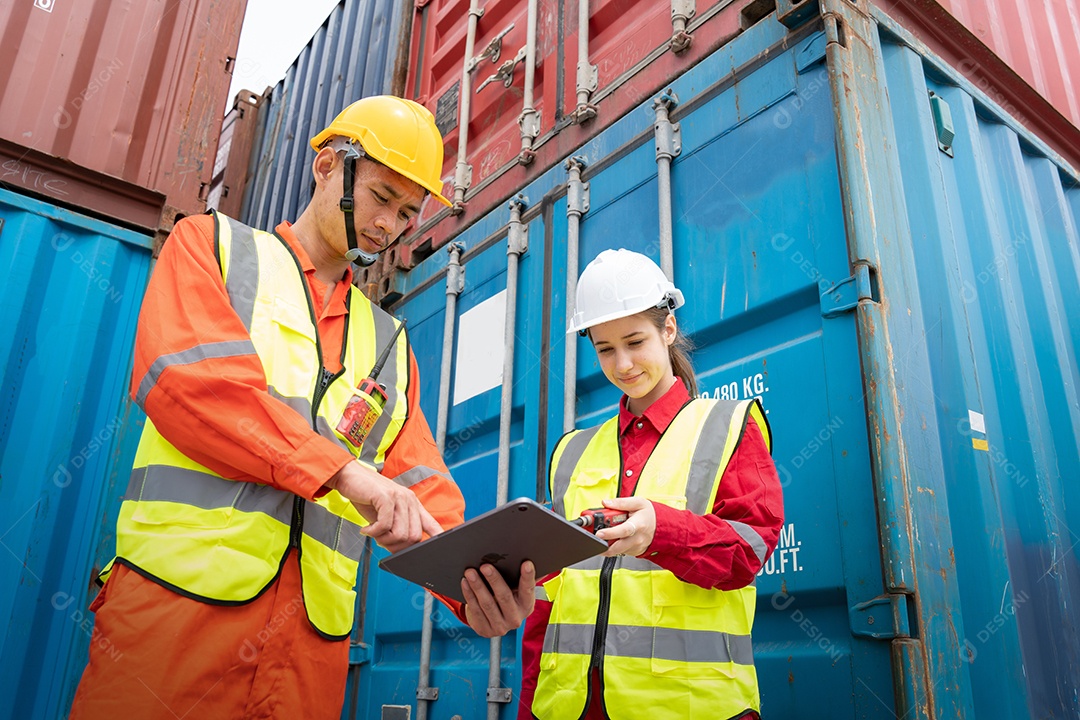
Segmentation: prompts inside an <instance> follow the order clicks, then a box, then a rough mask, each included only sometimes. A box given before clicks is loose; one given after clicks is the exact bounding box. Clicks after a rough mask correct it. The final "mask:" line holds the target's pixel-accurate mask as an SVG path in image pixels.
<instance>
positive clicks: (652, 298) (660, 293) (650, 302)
mask: <svg viewBox="0 0 1080 720" xmlns="http://www.w3.org/2000/svg"><path fill="white" fill-rule="evenodd" d="M682 305H683V294H682V293H681V292H680V291H679V289H678V288H677V287H675V286H674V285H673V284H672V283H671V281H670V280H668V279H667V277H666V276H665V275H664V271H663V270H661V269H660V268H659V267H658V266H657V264H656V263H654V262H653V261H652V260H650V259H649V258H647V257H646V256H644V255H642V254H641V253H636V252H633V251H631V250H623V249H619V250H605V251H604V252H602V253H600V254H599V255H597V256H596V259H595V260H593V261H592V262H591V263H589V264H588V265H586V266H585V270H584V271H583V272H582V273H581V277H580V278H579V279H578V284H577V300H576V302H575V303H574V315H573V317H572V318H571V320H570V327H568V328H567V329H566V332H567V334H569V333H573V332H583V331H584V330H586V329H587V328H591V327H593V326H594V325H599V324H600V323H604V322H607V321H609V320H617V319H619V318H624V317H629V316H630V315H636V314H638V313H639V312H642V311H644V310H648V309H649V308H654V307H666V308H668V309H670V310H674V309H675V308H678V307H682Z"/></svg>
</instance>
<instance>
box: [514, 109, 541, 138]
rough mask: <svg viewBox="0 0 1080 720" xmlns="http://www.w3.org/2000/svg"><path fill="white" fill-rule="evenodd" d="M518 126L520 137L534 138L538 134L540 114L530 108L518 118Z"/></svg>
mask: <svg viewBox="0 0 1080 720" xmlns="http://www.w3.org/2000/svg"><path fill="white" fill-rule="evenodd" d="M518 125H520V126H521V134H522V136H524V137H531V138H534V137H536V136H537V135H539V134H540V113H538V112H537V111H536V110H535V109H532V108H530V109H528V110H526V111H525V112H523V113H521V117H519V118H518Z"/></svg>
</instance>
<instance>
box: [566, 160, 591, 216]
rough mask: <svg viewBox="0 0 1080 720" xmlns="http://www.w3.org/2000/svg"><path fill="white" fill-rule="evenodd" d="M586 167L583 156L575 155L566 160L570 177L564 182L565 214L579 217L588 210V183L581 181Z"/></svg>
mask: <svg viewBox="0 0 1080 720" xmlns="http://www.w3.org/2000/svg"><path fill="white" fill-rule="evenodd" d="M585 167H586V163H585V158H583V157H581V156H580V155H575V156H574V157H572V158H570V159H569V160H567V161H566V169H567V170H568V171H569V173H570V178H569V180H567V183H566V214H567V215H568V216H569V215H577V216H578V217H581V216H582V215H584V214H585V213H587V212H589V183H587V182H582V181H581V172H582V170H584V169H585Z"/></svg>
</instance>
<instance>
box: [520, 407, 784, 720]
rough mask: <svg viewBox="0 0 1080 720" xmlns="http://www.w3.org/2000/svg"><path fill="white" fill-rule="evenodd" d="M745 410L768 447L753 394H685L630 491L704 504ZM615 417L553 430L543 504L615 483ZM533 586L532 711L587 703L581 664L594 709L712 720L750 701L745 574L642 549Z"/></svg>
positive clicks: (594, 498) (613, 492)
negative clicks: (707, 576)
mask: <svg viewBox="0 0 1080 720" xmlns="http://www.w3.org/2000/svg"><path fill="white" fill-rule="evenodd" d="M750 416H752V417H753V418H754V419H755V420H756V421H757V424H758V427H759V428H761V430H762V434H763V435H764V437H765V442H766V444H767V445H769V446H770V447H771V440H772V438H771V435H770V433H769V430H768V423H767V422H766V420H765V415H764V413H763V412H762V410H761V406H760V404H759V403H758V402H757V401H756V400H744V401H741V402H733V401H726V400H701V399H695V400H693V401H691V402H690V403H688V404H686V405H685V406H684V407H683V408H682V409H681V410H680V411H679V413H678V415H676V417H675V419H674V420H673V421H672V422H671V425H670V426H669V427H668V429H667V431H666V432H665V433H664V435H663V437H662V438H661V439H660V442H659V443H658V444H657V446H656V449H655V450H654V451H653V453H652V455H650V456H649V459H648V461H647V462H646V463H645V467H644V468H643V469H642V471H641V475H640V476H639V477H638V482H637V487H636V488H635V490H634V495H635V496H638V497H646V498H649V499H650V500H654V501H656V502H661V503H664V504H665V505H670V506H671V507H674V508H677V509H679V510H690V511H691V512H694V513H696V514H698V515H705V514H707V513H710V512H712V508H713V505H714V504H715V500H716V496H717V492H718V490H719V486H720V480H721V478H722V477H723V474H724V469H725V468H726V467H727V464H728V462H729V461H730V459H731V456H732V453H734V452H735V448H736V447H737V446H738V444H739V441H740V440H741V438H742V433H743V429H744V428H745V427H746V419H747V417H750ZM618 427H619V420H618V417H614V418H612V419H611V420H608V421H607V422H605V423H604V424H602V425H599V426H597V427H593V428H589V429H587V430H580V431H574V432H571V433H568V434H567V435H565V436H563V438H562V439H561V440H560V441H559V443H558V445H557V446H556V448H555V452H554V454H553V455H552V459H551V498H552V501H553V502H552V504H553V509H554V510H555V512H557V513H560V514H562V515H564V516H565V517H567V518H575V517H577V516H578V515H580V514H581V511H582V510H586V509H588V508H592V507H599V506H600V505H601V504H602V501H603V500H604V499H606V498H611V497H617V496H618V495H619V494H620V487H621V482H620V478H621V477H622V457H621V451H620V448H619V438H618ZM731 525H732V526H733V527H734V529H735V530H736V531H737V532H738V533H739V535H740V536H741V537H743V538H744V539H746V540H747V541H748V542H750V544H751V545H753V546H754V550H755V551H756V552H757V553H758V556H759V558H764V555H765V552H766V547H765V542H764V540H762V538H761V537H760V536H759V535H758V534H757V533H756V532H755V531H754V530H753V529H752V528H750V527H749V526H747V525H745V524H743V523H736V522H732V523H731ZM544 589H545V590H546V591H547V594H548V597H549V598H550V599H551V601H552V603H553V607H552V610H551V620H550V622H549V624H548V627H547V633H546V635H545V637H544V648H543V654H542V655H541V658H540V677H539V680H538V683H537V687H536V695H535V699H534V701H533V706H532V711H533V713H534V714H535V715H536V716H537V717H538V718H542V719H547V718H559V719H560V720H563V719H565V718H578V717H581V715H582V714H583V713H584V711H585V708H586V707H588V705H589V703H590V702H591V698H590V692H591V684H590V683H589V680H588V678H589V675H590V673H591V670H592V668H599V671H600V676H601V679H602V693H603V698H602V700H603V706H604V710H605V713H606V715H607V716H609V717H611V718H617V719H618V720H624V719H626V720H635V719H637V718H642V719H644V718H649V720H655V719H656V718H717V719H718V720H722V719H724V718H730V717H733V716H735V715H737V714H738V713H740V712H742V711H743V710H745V709H747V708H751V709H754V710H757V709H758V708H759V700H758V686H757V674H756V673H755V671H754V654H753V650H752V649H751V645H750V630H751V627H752V625H753V623H754V605H755V601H756V596H757V592H756V589H755V588H754V586H753V585H751V586H749V587H746V588H743V589H741V590H734V591H722V590H706V589H705V588H701V587H698V586H697V585H692V584H690V583H685V582H682V581H681V580H679V579H678V578H676V577H675V575H673V574H672V573H671V572H669V571H667V570H664V569H663V568H661V567H660V566H659V565H656V564H655V563H653V562H652V561H650V560H649V559H648V558H647V557H640V558H632V557H615V558H604V557H602V556H597V557H595V558H591V559H589V560H586V561H584V562H581V563H578V564H576V565H573V566H571V567H569V568H567V569H565V570H563V572H562V573H561V574H560V575H559V576H558V577H556V578H555V579H553V580H551V581H550V582H548V583H546V584H545V585H544Z"/></svg>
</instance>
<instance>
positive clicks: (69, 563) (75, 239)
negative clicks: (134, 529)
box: [0, 190, 152, 720]
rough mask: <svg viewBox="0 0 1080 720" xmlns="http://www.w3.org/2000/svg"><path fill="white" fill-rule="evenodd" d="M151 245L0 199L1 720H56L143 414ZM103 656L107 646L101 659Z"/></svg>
mask: <svg viewBox="0 0 1080 720" xmlns="http://www.w3.org/2000/svg"><path fill="white" fill-rule="evenodd" d="M151 249H152V238H151V237H150V236H148V235H143V234H139V233H135V232H131V231H129V230H125V229H122V228H119V227H116V226H114V225H110V224H108V223H104V222H101V221H99V220H94V219H91V218H89V217H86V216H84V215H80V214H78V213H75V212H71V211H68V210H64V209H61V208H58V207H56V206H53V205H50V204H47V203H44V202H40V201H38V200H34V199H31V198H28V197H25V196H23V195H17V194H15V193H12V192H8V191H7V190H0V268H2V269H3V277H4V282H3V288H2V289H0V324H2V325H3V327H4V332H3V334H2V335H0V359H2V360H3V371H2V372H3V383H2V384H0V508H2V510H0V518H2V520H0V522H2V525H0V544H2V545H3V551H2V552H0V621H2V622H0V627H2V630H0V667H2V668H3V669H4V671H3V673H0V697H2V698H3V701H2V702H0V718H4V719H5V720H7V719H8V718H11V719H12V720H15V719H18V720H27V719H28V718H32V719H34V720H37V719H39V718H40V719H44V718H48V719H50V720H51V719H53V718H62V717H66V716H67V712H68V709H69V708H70V706H71V700H72V698H73V697H74V694H75V687H76V685H77V684H78V681H79V677H80V676H81V675H82V669H83V667H84V666H85V665H86V657H87V653H88V648H89V646H90V644H91V643H92V642H102V641H101V640H100V638H94V637H93V636H92V627H93V619H92V618H93V616H92V615H91V614H90V613H89V612H87V606H88V605H89V604H90V600H91V599H92V598H93V596H94V595H95V594H96V589H95V587H94V586H93V578H94V576H95V575H96V571H97V570H98V569H99V568H101V566H102V564H103V563H105V562H107V561H108V560H109V559H110V558H111V557H112V555H113V553H114V552H115V547H114V546H115V542H114V538H113V532H114V528H115V527H116V515H117V513H118V511H119V507H120V496H121V495H122V494H123V491H124V488H125V487H127V479H128V475H129V473H130V471H131V462H132V460H133V459H134V457H135V445H136V444H137V441H138V437H139V433H140V432H141V429H142V423H143V415H142V413H141V411H140V410H139V409H138V408H137V407H135V406H134V405H132V404H131V403H130V401H129V400H128V397H127V387H128V383H129V382H130V379H131V362H132V357H131V354H132V347H133V344H134V340H135V324H136V319H137V317H138V312H139V307H140V305H141V304H142V297H143V291H144V289H145V287H146V281H147V278H148V277H149V273H150V263H151ZM106 649H108V648H106Z"/></svg>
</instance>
